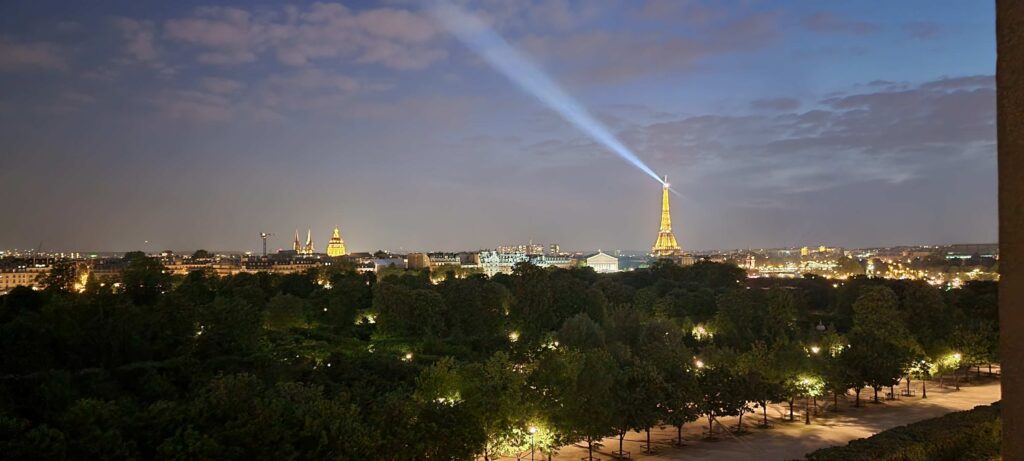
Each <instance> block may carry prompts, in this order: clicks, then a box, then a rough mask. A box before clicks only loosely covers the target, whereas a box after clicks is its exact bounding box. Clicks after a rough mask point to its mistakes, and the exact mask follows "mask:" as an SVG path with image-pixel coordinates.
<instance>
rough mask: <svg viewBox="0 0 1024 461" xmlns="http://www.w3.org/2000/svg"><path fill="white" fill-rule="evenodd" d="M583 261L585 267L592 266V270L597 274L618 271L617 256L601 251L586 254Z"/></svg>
mask: <svg viewBox="0 0 1024 461" xmlns="http://www.w3.org/2000/svg"><path fill="white" fill-rule="evenodd" d="M585 261H586V263H587V267H591V268H593V269H594V272H597V273H599V274H607V273H609V272H618V271H619V258H616V257H614V256H611V255H608V254H605V253H604V252H603V251H598V252H597V253H595V254H592V255H590V256H587V258H586V259H585Z"/></svg>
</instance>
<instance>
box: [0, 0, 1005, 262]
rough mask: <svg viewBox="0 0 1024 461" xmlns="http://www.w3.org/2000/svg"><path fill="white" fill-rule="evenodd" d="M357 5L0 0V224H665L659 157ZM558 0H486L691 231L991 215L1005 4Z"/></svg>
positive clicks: (252, 245)
mask: <svg viewBox="0 0 1024 461" xmlns="http://www.w3.org/2000/svg"><path fill="white" fill-rule="evenodd" d="M346 5H347V6H340V4H333V3H328V4H318V5H310V4H297V5H294V6H289V7H282V6H277V5H275V4H269V3H268V4H261V5H256V6H252V5H250V4H248V3H235V4H231V3H219V2H214V4H213V6H211V5H209V4H205V3H204V4H190V3H189V4H179V3H175V4H167V5H163V4H136V3H128V2H124V3H117V2H115V3H110V4H105V5H103V6H96V5H89V6H84V5H76V6H71V7H66V8H61V9H54V8H47V6H48V5H47V4H46V2H40V3H38V4H36V3H33V4H31V5H29V4H20V5H5V6H4V7H0V9H2V10H3V11H4V12H5V14H4V15H0V16H2V18H0V24H2V26H3V28H4V30H5V34H4V35H3V36H2V37H0V50H2V51H3V53H0V55H2V56H3V58H2V60H0V82H2V83H3V84H4V85H5V87H7V88H13V89H15V90H16V91H11V92H9V93H8V94H5V95H4V96H2V97H0V122H2V123H0V135H2V136H3V137H4V139H5V140H7V143H6V145H5V147H4V155H3V168H0V184H3V185H0V192H2V193H3V195H4V196H7V197H16V198H17V200H9V201H8V203H7V204H6V205H5V207H4V210H3V212H4V213H5V215H7V216H18V219H5V220H4V221H5V224H4V226H0V247H5V248H15V247H17V248H35V247H36V246H37V245H38V244H39V243H40V242H42V244H43V247H44V248H54V249H56V248H66V249H69V250H71V249H80V250H85V249H95V250H110V251H126V250H133V249H140V248H144V245H145V242H147V241H149V242H154V243H153V245H154V246H156V245H158V247H154V248H152V249H151V250H154V251H159V250H160V249H165V248H171V249H177V248H182V249H183V248H210V249H225V250H227V249H232V250H246V249H248V250H252V251H256V250H257V249H258V248H259V245H260V241H259V238H258V233H259V232H261V231H269V232H274V233H275V234H276V236H275V237H274V239H280V241H279V242H277V243H276V244H275V243H273V241H272V243H271V246H272V247H274V248H278V247H286V245H287V238H286V237H282V236H287V235H290V234H289V233H290V232H291V230H292V228H294V227H295V226H296V224H298V225H300V226H301V228H313V229H317V233H316V234H315V235H316V237H315V238H316V240H317V241H318V242H326V241H327V235H326V234H325V233H326V232H328V231H329V230H330V229H332V228H333V227H334V226H335V225H340V227H341V228H342V230H343V231H344V232H343V234H344V236H345V240H346V242H347V243H350V245H352V247H353V248H358V249H376V248H387V249H399V248H413V249H436V250H460V249H473V248H486V247H489V246H493V245H495V244H497V243H500V242H516V241H526V240H528V239H529V238H531V237H532V238H533V239H534V240H536V241H544V242H558V243H561V244H562V245H564V246H566V247H567V248H594V249H597V248H620V249H628V248H634V249H643V248H649V247H650V238H651V232H652V228H653V227H655V226H656V225H657V219H658V214H659V209H658V203H657V194H658V192H660V191H659V190H658V189H659V188H660V185H658V184H657V183H656V182H654V181H652V180H651V179H649V178H647V177H645V176H644V175H643V174H642V173H639V172H638V171H636V170H635V169H633V168H631V167H630V166H628V165H626V164H624V163H622V161H621V160H620V159H618V158H616V157H615V156H614V155H612V154H611V153H609V152H606V151H605V150H603V149H602V148H600V147H598V146H597V144H596V143H594V142H593V141H591V140H589V138H587V137H586V136H584V135H583V134H581V133H580V132H579V131H577V130H576V129H575V128H574V127H572V126H571V125H569V124H567V123H565V122H563V121H561V120H560V119H559V118H558V117H557V116H556V115H554V114H553V113H551V112H549V111H548V110H546V109H544V108H543V107H542V106H541V105H540V104H538V103H536V102H535V101H534V100H533V99H531V97H529V96H527V95H524V94H523V93H522V92H521V91H519V90H518V89H517V88H516V87H515V86H514V85H513V84H511V83H510V82H509V81H508V80H507V79H505V77H503V76H501V75H499V74H497V73H495V72H494V71H493V70H491V69H489V68H488V67H487V66H486V65H484V64H482V63H481V62H479V59H478V58H476V57H475V56H474V55H473V54H472V53H471V52H470V51H468V50H467V49H465V47H464V46H462V45H461V44H459V43H458V42H457V41H456V40H454V39H453V38H452V37H450V36H449V35H448V34H447V33H446V32H444V31H443V30H442V28H440V27H438V25H436V24H434V23H433V22H432V21H431V20H430V18H429V15H428V14H427V13H426V12H424V11H422V10H421V9H418V8H417V7H416V6H415V5H412V6H410V5H405V4H401V3H399V4H383V5H371V4H364V3H359V4H346ZM562 5H563V3H562V2H555V1H550V2H547V1H545V2H535V3H529V4H526V3H524V4H516V6H509V5H506V7H505V8H500V9H496V8H493V6H488V5H485V6H480V5H478V4H473V5H471V6H470V9H471V11H473V12H474V13H478V14H481V15H482V16H483V17H484V18H485V19H486V20H488V21H489V22H490V23H491V24H493V25H494V26H495V28H496V30H497V31H498V32H499V33H501V34H502V35H503V36H505V37H506V38H507V39H508V40H509V41H510V42H511V43H512V44H513V45H515V46H517V47H518V48H520V49H521V50H522V51H523V52H524V53H526V54H528V55H529V56H531V57H532V58H534V59H536V60H537V62H538V63H539V65H540V67H541V68H542V69H543V70H544V71H546V72H548V73H549V74H550V75H551V77H552V78H553V79H554V80H555V81H557V82H558V83H560V84H562V85H563V86H564V87H565V88H566V89H567V91H568V92H569V93H571V94H572V96H574V97H575V98H577V99H578V100H579V101H580V102H581V103H582V104H583V105H584V106H586V107H587V108H588V109H589V110H590V111H591V112H593V113H594V114H595V115H596V117H597V118H599V119H600V120H601V121H602V122H603V123H605V124H607V125H608V126H610V127H611V128H612V129H613V130H614V131H615V134H616V135H617V136H618V137H619V138H621V139H622V140H623V142H624V143H625V144H627V145H628V146H629V147H630V148H632V149H633V150H635V151H636V152H637V154H638V155H639V156H640V157H641V159H642V160H644V161H645V162H647V163H648V164H649V165H651V167H652V168H653V169H654V170H655V171H656V172H658V173H659V174H667V175H669V176H670V177H672V178H673V187H674V188H676V189H677V190H678V191H679V192H680V195H679V196H678V197H673V199H672V200H673V205H674V206H673V211H675V213H676V216H675V221H676V226H675V229H674V230H675V233H676V237H677V238H678V240H679V244H680V246H682V247H683V248H684V249H709V248H737V247H738V248H742V247H757V248H761V247H783V246H798V245H802V244H807V243H808V242H826V243H828V244H830V245H837V246H844V247H870V246H885V245H895V244H911V243H920V244H943V243H955V242H975V243H981V242H993V241H995V240H996V211H995V203H996V202H995V154H994V152H995V151H994V149H995V147H994V146H995V129H994V124H993V120H994V87H993V81H992V78H991V75H992V73H993V69H992V67H993V62H994V39H993V30H992V24H993V21H992V17H993V11H992V5H989V4H974V3H965V2H945V3H942V2H940V3H934V2H929V3H927V5H928V7H927V8H925V7H923V6H922V5H924V3H914V2H909V3H906V4H900V5H888V4H858V5H833V4H828V5H823V4H818V3H813V2H796V3H784V4H783V3H772V2H766V3H758V4H753V5H748V4H730V5H723V4H720V3H703V4H702V3H687V4H686V6H679V5H678V4H676V3H675V2H649V3H647V4H643V5H641V4H635V3H617V2H608V3H600V4H598V3H594V2H589V3H581V4H577V3H571V2H570V3H565V4H564V5H566V7H565V8H563V7H562ZM671 8H683V10H679V11H678V14H668V13H666V11H669V10H666V9H671ZM879 10H884V13H885V14H875V13H877V12H878V11H879ZM53 11H60V13H54V12H53ZM659 12H661V13H659ZM666 17H672V18H676V19H674V20H672V21H671V22H669V21H666V20H665V19H664V18H666ZM612 22H614V23H616V24H617V27H616V28H608V27H607V26H608V24H610V23H612ZM271 30H275V31H277V33H278V35H274V34H272V33H271V32H270V31H271ZM556 45H557V46H556ZM637 51H643V52H642V53H640V52H637ZM58 88H59V89H60V90H59V91H58V90H56V89H58ZM41 121H44V122H45V123H41ZM183 184H188V186H187V187H185V186H183Z"/></svg>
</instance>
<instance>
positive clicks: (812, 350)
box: [811, 346, 821, 354]
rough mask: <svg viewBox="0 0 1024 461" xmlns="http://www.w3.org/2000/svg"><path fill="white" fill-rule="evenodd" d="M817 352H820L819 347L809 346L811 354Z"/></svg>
mask: <svg viewBox="0 0 1024 461" xmlns="http://www.w3.org/2000/svg"><path fill="white" fill-rule="evenodd" d="M818 352H821V348H820V347H818V346H811V353H812V354H817V353H818Z"/></svg>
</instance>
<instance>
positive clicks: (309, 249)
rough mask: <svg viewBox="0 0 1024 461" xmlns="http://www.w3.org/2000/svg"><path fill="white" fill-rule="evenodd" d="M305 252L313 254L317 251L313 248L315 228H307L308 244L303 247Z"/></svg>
mask: <svg viewBox="0 0 1024 461" xmlns="http://www.w3.org/2000/svg"><path fill="white" fill-rule="evenodd" d="M302 250H303V253H305V254H308V255H311V254H313V253H315V252H316V250H315V249H314V248H313V229H307V230H306V246H304V247H303V248H302Z"/></svg>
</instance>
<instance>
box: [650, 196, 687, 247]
mask: <svg viewBox="0 0 1024 461" xmlns="http://www.w3.org/2000/svg"><path fill="white" fill-rule="evenodd" d="M668 187H669V184H668V176H665V181H664V182H663V183H662V186H661V226H659V228H658V239H657V240H655V241H654V247H653V248H651V253H652V254H654V256H660V257H663V256H675V255H678V254H679V253H681V252H682V250H681V249H680V248H679V244H678V243H676V236H675V235H674V234H672V214H671V213H669V207H668Z"/></svg>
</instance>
